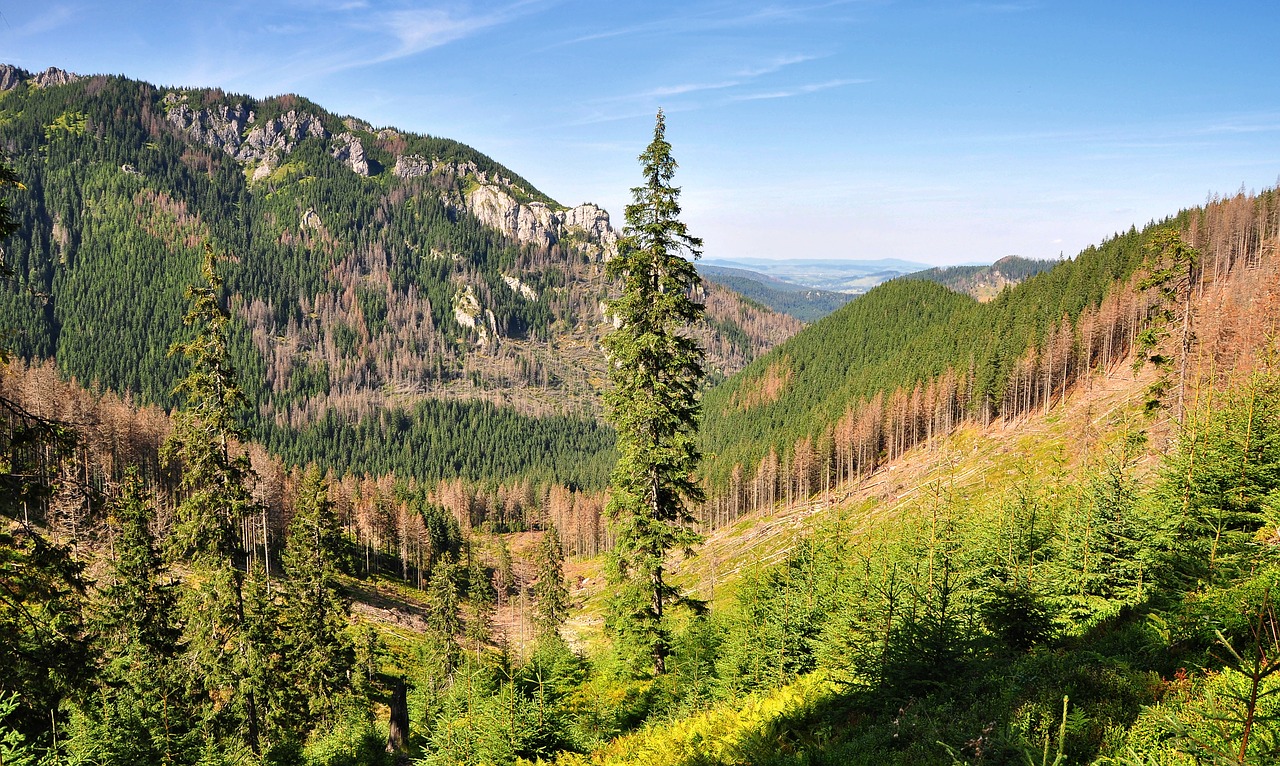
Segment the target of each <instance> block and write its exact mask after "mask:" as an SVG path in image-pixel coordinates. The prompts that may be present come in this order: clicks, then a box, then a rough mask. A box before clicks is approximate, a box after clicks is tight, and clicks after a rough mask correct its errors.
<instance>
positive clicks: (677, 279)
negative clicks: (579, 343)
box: [604, 110, 703, 674]
mask: <svg viewBox="0 0 1280 766" xmlns="http://www.w3.org/2000/svg"><path fill="white" fill-rule="evenodd" d="M665 134H666V124H665V120H664V117H663V114H662V111H661V110H659V111H658V116H657V123H656V125H655V126H654V131H653V141H652V142H651V143H650V144H649V146H648V148H646V149H645V151H644V153H643V154H641V155H640V158H639V159H640V164H641V166H642V168H643V174H644V184H643V185H641V186H637V187H635V188H633V189H632V190H631V193H632V198H633V200H634V201H633V203H632V204H630V205H627V209H626V218H627V225H626V226H625V227H624V229H623V237H622V239H621V240H620V241H619V243H618V255H617V257H615V258H614V259H613V260H611V261H610V262H609V266H608V273H609V275H610V276H611V277H612V278H614V279H621V281H622V294H621V295H620V296H619V297H618V298H617V299H616V300H614V301H612V302H611V303H610V304H609V312H610V313H611V314H612V315H613V317H614V318H615V320H616V321H617V322H618V328H617V329H616V330H615V331H614V332H612V333H610V334H609V335H608V336H607V337H606V338H605V340H604V348H605V353H606V354H607V355H608V358H609V377H610V383H611V386H610V388H609V391H608V392H607V393H606V395H605V403H606V405H607V407H608V412H609V420H610V422H611V423H612V424H613V426H614V427H615V429H616V430H617V433H618V442H617V454H618V462H617V465H616V467H615V468H614V471H613V476H612V481H611V484H612V488H613V493H612V496H611V498H610V501H609V506H608V508H607V512H608V515H609V518H610V520H611V522H612V524H613V528H614V534H615V535H616V539H617V547H616V549H615V552H614V559H613V564H614V568H615V571H616V573H617V575H618V577H619V579H620V580H622V581H624V582H626V583H627V584H628V586H629V587H627V588H625V589H623V592H624V596H623V597H622V599H621V600H620V603H618V604H616V605H615V609H614V611H615V615H614V620H613V625H614V628H615V630H617V631H618V634H619V635H620V636H625V637H628V638H630V639H632V640H634V641H635V642H636V644H637V648H639V649H640V650H641V651H643V652H644V653H646V654H647V655H649V656H650V657H651V659H652V663H653V670H654V672H655V673H658V674H662V673H665V672H666V658H667V655H668V654H669V653H670V632H669V630H668V627H667V619H666V611H667V608H668V606H669V605H671V604H672V603H675V602H680V601H681V600H682V599H681V597H680V593H679V590H678V589H677V588H675V587H673V586H672V585H670V584H669V583H668V582H667V580H666V576H665V567H666V558H667V554H668V553H669V552H670V551H671V549H672V548H681V547H682V548H686V549H687V548H689V547H690V546H692V545H694V544H695V543H697V542H698V541H699V539H700V538H699V536H698V535H697V534H696V533H695V532H694V531H692V530H691V529H690V528H689V526H688V524H689V523H690V522H692V521H693V519H692V517H691V516H690V514H689V511H688V503H691V502H692V503H696V502H699V501H701V500H702V491H701V488H700V487H699V485H698V484H697V483H696V482H695V481H694V478H693V470H694V468H695V467H696V466H697V464H698V461H699V458H700V454H699V451H698V446H697V443H696V440H695V437H696V432H697V422H698V414H699V402H698V396H697V393H698V386H699V384H700V382H701V380H702V374H703V371H702V359H703V353H702V349H701V348H700V347H699V345H698V342H697V341H696V340H695V339H693V338H691V337H689V335H687V334H686V332H687V328H688V327H689V326H690V325H691V324H692V323H693V322H695V321H697V320H698V319H699V318H700V317H701V316H702V312H703V308H702V305H701V304H699V303H698V302H696V301H695V300H694V299H693V297H692V295H693V293H694V292H695V291H696V290H698V289H699V287H700V286H701V280H700V279H699V277H698V272H697V270H696V269H695V268H694V266H693V262H692V260H686V259H685V258H684V257H683V255H684V254H686V253H687V254H688V255H689V256H691V257H692V258H697V257H698V256H699V255H701V250H700V248H701V247H702V240H700V239H698V238H697V237H693V236H691V235H690V234H689V232H688V229H687V228H686V226H685V224H684V223H682V222H681V221H680V220H679V218H678V216H679V215H680V205H679V196H680V189H679V188H678V187H675V186H672V185H671V180H672V178H673V177H674V175H675V171H676V161H675V159H673V158H672V156H671V145H670V144H669V143H667V140H666V136H665Z"/></svg>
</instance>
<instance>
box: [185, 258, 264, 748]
mask: <svg viewBox="0 0 1280 766" xmlns="http://www.w3.org/2000/svg"><path fill="white" fill-rule="evenodd" d="M221 293H222V280H221V278H220V277H219V276H218V274H217V269H216V259H215V256H214V252H213V248H212V247H210V246H208V245H206V247H205V258H204V282H203V284H197V285H192V286H190V287H188V289H187V298H188V299H189V300H190V302H191V305H190V308H189V310H188V312H187V315H186V316H185V317H184V320H183V321H184V323H185V324H186V325H187V326H189V327H194V328H195V330H196V335H195V337H194V338H192V339H191V340H188V341H186V342H180V343H175V344H173V346H172V347H171V348H170V355H181V356H183V357H185V358H186V359H187V361H188V363H189V364H190V365H191V367H190V370H189V371H188V373H187V375H186V377H185V378H183V379H182V381H181V382H179V384H178V385H177V387H176V388H175V389H174V393H175V394H178V395H182V396H183V397H185V400H186V404H185V406H184V407H183V408H182V409H181V410H180V411H179V412H177V413H176V414H175V416H174V429H173V432H172V433H171V434H170V437H169V440H168V441H167V442H166V443H165V445H164V450H163V453H164V457H165V459H166V460H167V461H168V462H169V463H170V464H175V463H176V464H177V465H178V466H180V468H181V471H182V479H181V482H180V485H179V486H180V489H181V491H182V493H183V496H184V497H183V500H182V502H181V504H180V505H179V507H178V513H177V523H176V526H175V528H174V534H173V537H174V543H175V549H176V551H175V552H176V553H178V554H184V555H187V556H189V557H190V560H191V567H192V573H193V575H194V576H193V577H192V578H191V587H190V588H189V589H188V590H187V592H186V598H185V604H184V613H185V617H186V630H185V632H184V636H183V643H184V645H185V649H186V660H187V661H186V662H185V663H184V666H185V667H187V668H188V671H189V673H190V677H189V679H188V680H189V682H190V684H191V685H192V688H193V691H195V692H197V693H203V694H207V695H208V696H209V697H210V698H211V699H213V700H215V701H216V704H214V705H212V706H210V707H209V708H207V709H206V711H205V716H204V720H203V727H204V736H205V745H206V748H212V749H216V748H217V747H219V744H218V743H219V742H221V741H222V740H223V739H224V738H225V737H227V736H228V735H233V734H234V735H236V736H238V737H239V738H240V740H241V741H242V742H243V743H244V744H246V745H248V746H249V748H250V749H252V750H254V751H255V752H256V751H257V750H258V734H259V726H258V723H259V722H258V710H257V703H256V700H255V698H254V693H253V691H252V690H251V688H246V687H247V686H248V685H247V684H246V683H245V681H246V679H247V678H248V675H249V672H250V667H249V663H250V662H251V659H252V655H253V652H252V651H251V647H250V646H249V643H248V641H249V637H248V635H247V633H246V630H245V625H246V621H245V609H244V572H243V570H242V569H241V567H242V566H243V563H244V551H243V550H242V547H241V540H240V527H241V522H242V521H243V519H244V518H245V516H246V514H247V513H248V512H249V509H250V506H251V498H250V495H249V492H248V489H247V488H246V479H247V477H248V475H249V471H250V468H249V460H248V456H247V455H244V454H234V453H233V445H234V442H235V441H236V440H237V439H238V438H239V437H240V436H241V431H240V428H239V425H238V421H237V413H238V411H239V410H240V409H241V408H242V407H243V405H244V402H245V397H244V394H243V393H242V392H241V390H240V387H239V385H238V383H237V379H236V372H235V369H234V367H233V366H232V363H231V359H230V348H229V339H228V333H227V323H228V322H229V320H230V317H229V315H228V313H227V310H226V309H225V308H224V307H223V305H222V295H221Z"/></svg>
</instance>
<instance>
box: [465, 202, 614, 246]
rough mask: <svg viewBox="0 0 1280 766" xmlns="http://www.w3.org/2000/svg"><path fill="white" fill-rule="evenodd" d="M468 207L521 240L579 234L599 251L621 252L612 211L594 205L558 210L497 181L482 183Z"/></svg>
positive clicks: (542, 241)
mask: <svg viewBox="0 0 1280 766" xmlns="http://www.w3.org/2000/svg"><path fill="white" fill-rule="evenodd" d="M466 205H467V209H468V210H470V211H471V214H472V215H474V216H475V217H476V218H478V219H479V220H480V222H481V223H483V224H485V225H486V226H489V227H492V228H495V229H498V230H499V231H501V232H503V233H504V234H506V235H507V236H509V237H511V238H512V239H515V240H516V241H518V242H531V243H534V244H539V245H554V244H555V243H557V242H559V241H560V240H562V239H564V238H565V237H566V236H569V235H573V234H577V235H579V236H581V237H582V238H583V239H584V240H586V241H587V242H588V243H592V244H594V245H596V246H598V247H599V250H598V251H597V252H596V253H595V254H596V255H603V256H604V257H605V258H609V257H611V256H612V255H613V254H614V253H615V252H617V244H618V235H617V232H615V231H614V230H613V227H612V226H610V225H609V214H608V213H607V212H605V211H604V210H602V209H601V208H599V207H597V206H595V205H591V204H585V205H579V206H578V207H575V208H570V209H569V210H564V211H557V210H553V209H552V208H551V207H550V206H548V205H546V204H543V203H541V202H530V203H529V204H527V205H525V204H521V203H519V202H517V201H516V198H515V197H513V196H511V194H509V193H507V191H506V190H505V189H502V188H500V187H498V186H495V185H493V184H481V185H480V186H478V187H476V188H475V189H473V190H472V191H471V192H470V193H469V194H467V198H466Z"/></svg>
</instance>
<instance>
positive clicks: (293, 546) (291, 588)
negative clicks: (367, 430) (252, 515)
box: [281, 466, 355, 722]
mask: <svg viewBox="0 0 1280 766" xmlns="http://www.w3.org/2000/svg"><path fill="white" fill-rule="evenodd" d="M342 549H343V542H342V530H341V529H340V528H339V526H338V520H337V517H336V516H335V514H334V510H333V504H332V503H331V502H330V501H329V488H328V486H327V485H326V483H325V480H324V477H323V476H322V475H321V473H320V469H318V468H316V467H314V466H313V467H311V468H310V469H308V470H307V473H306V475H305V477H304V478H303V481H302V486H301V487H299V489H298V498H297V502H296V504H295V505H294V515H293V519H292V520H290V522H289V534H288V538H287V541H286V543H285V550H284V557H283V563H284V573H285V577H286V580H285V593H286V597H285V602H284V607H283V609H282V613H281V624H282V625H281V626H282V629H283V632H284V634H285V650H284V651H285V653H286V656H287V670H288V672H289V674H290V675H291V676H293V684H292V685H293V690H292V691H293V693H294V694H296V695H298V696H299V699H298V703H299V704H300V705H301V706H302V707H303V708H304V710H305V716H304V717H305V719H306V720H309V721H311V722H315V721H322V722H323V721H327V720H329V718H330V717H331V716H332V714H333V712H334V706H335V702H336V699H337V697H338V696H339V695H340V694H341V693H342V691H343V690H344V689H346V688H347V687H348V685H349V684H348V675H349V673H350V671H351V670H352V668H353V663H354V656H355V655H354V649H353V647H352V646H351V642H350V640H349V639H348V638H347V636H346V634H345V633H344V631H345V629H346V627H347V623H348V612H349V609H350V606H349V602H348V601H347V599H346V598H345V597H344V596H343V595H342V590H341V587H340V584H339V581H338V562H339V561H341V560H342Z"/></svg>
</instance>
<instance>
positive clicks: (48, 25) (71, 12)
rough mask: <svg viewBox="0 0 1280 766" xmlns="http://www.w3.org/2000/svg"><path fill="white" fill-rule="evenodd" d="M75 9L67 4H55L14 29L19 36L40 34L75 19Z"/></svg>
mask: <svg viewBox="0 0 1280 766" xmlns="http://www.w3.org/2000/svg"><path fill="white" fill-rule="evenodd" d="M75 16H76V14H75V9H73V8H71V7H70V6H67V5H55V6H53V7H52V8H49V9H47V10H46V11H45V12H44V13H42V14H40V15H39V16H35V17H34V18H31V19H28V20H27V21H26V22H24V23H23V24H22V25H21V26H19V27H18V28H17V29H15V30H14V32H15V33H16V34H17V36H18V37H26V36H28V35H39V34H44V33H45V32H52V31H53V30H55V29H58V28H60V27H64V26H66V25H67V24H69V23H71V22H72V21H73V20H74V19H75Z"/></svg>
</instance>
